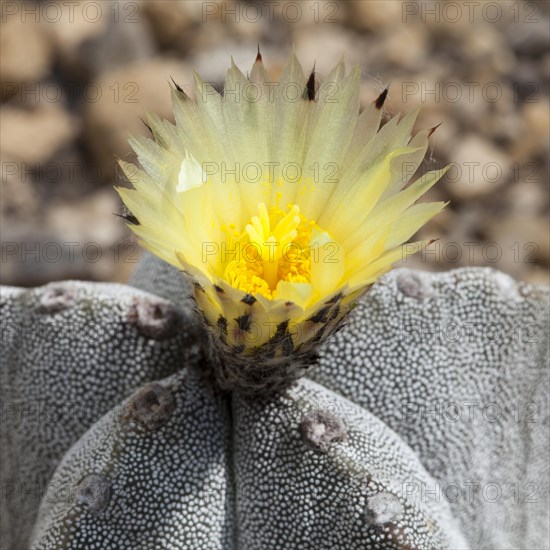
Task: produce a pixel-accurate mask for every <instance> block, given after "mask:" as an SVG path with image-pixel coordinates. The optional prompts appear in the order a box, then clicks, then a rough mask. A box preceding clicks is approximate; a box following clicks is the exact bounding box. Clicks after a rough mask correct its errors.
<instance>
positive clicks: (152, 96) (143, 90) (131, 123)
mask: <svg viewBox="0 0 550 550" xmlns="http://www.w3.org/2000/svg"><path fill="white" fill-rule="evenodd" d="M170 77H173V78H174V80H175V81H176V82H178V83H179V84H180V85H181V86H182V87H183V88H184V89H189V85H190V84H191V83H192V78H193V75H192V73H191V71H190V70H188V69H187V68H186V66H185V65H184V64H183V63H181V62H179V61H172V60H168V59H161V58H156V59H153V60H150V61H143V62H139V63H135V64H132V65H129V66H127V67H124V68H121V69H117V70H114V71H109V72H107V73H104V74H103V75H101V77H100V78H99V80H98V81H97V87H98V89H99V90H101V95H100V97H99V99H98V101H96V102H89V103H87V104H86V105H85V107H84V126H85V139H86V144H87V146H88V148H89V150H90V152H91V154H92V157H93V159H94V161H95V162H96V163H98V165H99V168H100V169H101V173H102V174H103V179H104V181H106V182H109V183H112V182H113V180H114V179H116V176H117V174H118V170H117V157H121V158H125V157H127V155H128V154H129V153H130V147H129V145H128V134H129V133H130V134H142V135H150V134H149V133H148V130H147V129H146V127H145V125H144V124H143V122H142V121H141V120H140V117H141V118H142V119H144V120H145V119H146V116H147V112H148V111H151V112H154V113H156V114H158V115H159V116H161V117H163V118H166V119H171V120H173V117H172V113H171V97H170V86H169V84H168V83H169V82H170Z"/></svg>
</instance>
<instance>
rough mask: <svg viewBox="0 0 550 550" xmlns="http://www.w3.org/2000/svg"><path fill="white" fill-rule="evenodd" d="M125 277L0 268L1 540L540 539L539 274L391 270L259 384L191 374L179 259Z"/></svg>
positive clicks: (189, 327) (185, 543)
mask: <svg viewBox="0 0 550 550" xmlns="http://www.w3.org/2000/svg"><path fill="white" fill-rule="evenodd" d="M132 284H133V285H134V287H139V288H132V287H127V286H122V285H106V284H98V283H77V282H66V283H56V284H52V285H47V286H45V287H42V288H38V289H31V290H24V289H15V288H7V287H5V288H3V289H2V329H3V331H2V332H3V339H4V346H3V354H4V357H3V359H4V361H3V362H2V363H3V364H2V385H1V387H2V412H3V422H2V453H3V456H2V487H3V490H4V495H3V497H4V498H3V499H2V507H3V509H2V518H3V520H2V521H3V523H2V540H3V541H4V543H5V544H7V548H25V547H27V546H28V547H31V548H33V549H53V548H104V549H109V548H113V549H115V548H140V549H142V548H143V549H148V548H167V549H168V548H169V549H175V548H197V549H198V548H209V549H210V548H212V549H226V548H227V549H230V548H234V549H237V548H239V549H240V548H243V549H247V550H248V549H252V550H256V549H270V548H273V549H279V548H285V549H286V548H289V549H291V548H350V549H353V548H438V549H439V548H449V549H455V548H546V547H548V543H549V533H548V526H547V514H548V485H547V483H548V481H547V480H548V464H547V456H548V452H549V449H548V435H547V432H546V429H547V425H548V371H547V364H548V346H547V343H548V291H547V289H546V288H543V287H536V286H531V285H527V284H521V283H519V284H517V283H515V282H514V281H513V280H511V279H510V278H509V277H508V276H506V275H504V274H502V273H499V272H496V271H493V270H490V269H479V268H477V269H476V268H470V269H460V270H456V271H452V272H449V273H446V274H425V273H419V272H414V271H411V270H407V269H401V270H397V271H395V272H391V273H390V274H388V275H386V276H384V277H383V278H382V279H381V280H380V281H378V282H377V283H376V284H375V285H374V287H373V288H372V290H371V291H370V292H369V293H368V294H367V296H366V297H365V298H363V299H362V300H361V301H360V303H359V305H358V307H357V308H356V309H355V310H354V312H352V314H351V315H350V317H349V322H348V324H347V326H345V327H344V328H343V329H342V330H341V331H339V332H338V333H337V334H335V335H334V336H333V337H332V338H331V339H329V340H328V341H327V342H325V343H324V344H323V345H322V347H321V349H320V358H319V364H318V365H317V367H316V368H315V369H312V370H311V371H309V372H308V374H307V377H306V378H302V379H300V380H298V381H297V382H296V383H295V384H294V385H293V386H292V387H291V388H290V389H288V390H287V391H285V392H284V393H281V394H278V395H275V396H271V397H263V398H261V399H260V398H254V399H251V398H249V397H246V396H241V395H239V394H238V393H235V392H233V393H223V392H220V391H219V390H217V389H216V387H215V386H213V385H212V384H210V383H209V381H208V380H205V379H204V377H203V376H202V375H201V371H202V368H203V366H204V365H203V362H204V354H203V353H202V351H201V347H202V346H203V345H204V342H206V341H207V340H205V339H204V338H203V336H202V328H201V325H200V323H199V322H198V319H197V317H196V316H195V314H194V312H193V311H192V309H191V307H190V302H189V301H188V300H187V298H186V297H187V296H188V295H189V289H188V287H186V286H185V282H183V281H182V280H181V277H180V274H179V273H178V272H177V270H176V269H174V268H171V267H170V266H167V265H166V264H163V263H162V262H161V261H160V260H155V259H152V258H151V257H145V258H144V260H143V262H142V264H141V265H140V267H139V268H138V270H137V273H136V275H135V277H134V279H133V281H132ZM152 292H155V293H157V294H159V296H155V295H153V294H152ZM174 299H177V300H178V302H177V303H176V302H171V300H174ZM468 403H470V404H471V405H469V406H467V404H468ZM491 403H492V405H490V406H489V407H488V404H491ZM449 404H452V406H451V407H450V408H449V407H448V406H447V407H446V408H444V405H449ZM472 404H473V405H472ZM46 405H47V406H46ZM497 405H498V408H497ZM41 406H44V407H45V409H44V410H46V413H44V412H43V409H40V408H38V409H37V410H38V412H37V413H36V415H37V418H34V417H33V416H32V415H33V414H34V413H33V410H35V409H34V408H36V407H41ZM33 407H34V408H33ZM438 407H439V409H440V410H438ZM461 407H462V409H461V410H460V408H461ZM48 411H49V412H48ZM90 412H91V413H90ZM459 412H461V415H459ZM472 412H473V414H471V413H472ZM35 483H36V484H38V486H40V487H41V488H42V489H44V488H47V490H42V491H41V494H40V495H39V496H41V498H40V499H38V498H29V487H32V488H34V487H35V485H34V484H35ZM25 484H26V485H25ZM31 484H32V485H31ZM438 487H439V490H438ZM445 488H447V490H449V489H450V490H451V494H445ZM457 488H458V489H460V498H457V497H456V492H453V491H455V490H456V489H457ZM498 489H500V491H501V495H500V497H499V496H498V493H497V494H496V495H495V491H498ZM25 491H26V492H25ZM25 495H26V498H24V497H25ZM32 496H34V495H31V497H32ZM39 504H40V506H39Z"/></svg>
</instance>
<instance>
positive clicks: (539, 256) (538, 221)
mask: <svg viewBox="0 0 550 550" xmlns="http://www.w3.org/2000/svg"><path fill="white" fill-rule="evenodd" d="M549 229H550V228H549V226H548V220H547V219H546V218H545V217H544V216H537V217H535V216H533V217H527V216H524V215H519V216H518V215H513V214H509V215H507V216H502V217H499V218H495V219H492V220H491V221H490V222H489V224H488V240H489V241H492V242H495V243H498V247H499V248H500V249H501V250H502V257H501V258H499V265H501V266H502V269H503V270H504V271H505V272H507V273H510V274H512V275H513V274H514V273H517V272H518V271H519V270H522V271H524V270H527V269H530V268H531V267H533V266H535V265H537V264H538V265H541V264H542V265H544V267H546V268H547V269H548V262H549V260H550V231H549Z"/></svg>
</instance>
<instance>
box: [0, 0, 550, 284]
mask: <svg viewBox="0 0 550 550" xmlns="http://www.w3.org/2000/svg"><path fill="white" fill-rule="evenodd" d="M1 11H2V28H1V31H0V52H1V53H0V75H1V79H2V85H1V99H2V104H1V107H0V117H1V118H0V129H1V133H0V161H1V167H2V168H1V173H2V193H1V198H2V205H1V212H2V227H1V229H2V264H1V269H2V283H3V284H9V285H20V286H31V285H39V284H43V283H46V282H48V281H52V280H59V279H66V278H78V279H91V280H106V281H107V280H108V281H126V280H127V278H128V276H129V273H130V272H131V271H132V270H133V268H134V267H135V265H136V262H137V261H138V258H139V250H138V248H137V245H136V244H135V241H134V240H133V238H132V237H131V236H130V233H129V231H128V230H127V229H126V227H125V225H124V223H122V221H121V219H120V218H119V217H117V216H115V215H114V213H117V212H120V211H121V210H120V202H119V199H118V197H117V195H116V194H115V192H114V191H113V188H112V185H113V183H115V182H117V181H118V180H119V174H118V171H117V169H116V157H117V156H119V157H123V158H131V155H130V153H129V148H128V146H127V143H126V139H127V134H128V132H133V133H143V134H146V133H147V131H146V129H145V127H144V126H143V124H142V123H141V121H140V117H143V116H144V115H145V113H146V112H147V111H148V110H149V111H154V112H157V113H159V114H161V115H163V116H165V117H169V118H171V113H170V94H169V87H168V84H167V81H168V79H169V77H170V76H172V77H173V78H174V79H175V80H176V81H177V82H178V83H179V84H180V85H181V86H182V87H183V88H184V89H185V88H188V87H189V86H190V84H191V82H192V69H193V68H194V69H196V70H197V71H198V72H199V73H201V74H202V75H203V77H204V78H205V79H206V80H209V81H213V82H217V83H221V82H222V80H223V78H224V74H225V70H226V68H227V66H228V63H229V59H230V55H233V57H234V59H235V61H236V63H237V64H238V65H239V66H240V67H241V68H242V69H243V71H245V70H247V69H249V68H250V66H251V64H252V62H253V61H254V58H255V55H256V48H257V44H258V43H260V45H261V48H262V54H263V58H264V62H265V63H266V66H267V67H268V68H269V69H270V71H271V72H272V74H273V76H274V77H276V76H277V74H278V72H279V71H280V69H281V67H282V66H283V64H284V62H285V60H286V59H287V57H288V54H289V52H290V50H291V48H292V45H294V46H295V49H296V53H297V55H298V57H299V59H300V60H301V61H302V63H303V64H304V66H305V68H306V69H309V68H311V67H312V66H313V63H314V62H316V69H317V71H318V73H319V74H320V75H324V74H326V73H327V72H328V70H329V69H330V68H331V66H332V65H334V64H335V63H336V62H337V61H338V60H339V59H340V57H341V56H342V54H344V55H345V59H346V61H347V62H348V63H349V64H359V66H360V67H361V69H362V74H363V81H362V103H363V105H366V104H367V103H368V102H370V101H372V100H373V99H375V98H376V96H377V95H378V93H379V92H380V91H381V90H382V89H383V87H384V86H385V85H386V84H388V83H390V82H391V88H390V94H389V97H388V101H387V102H386V105H385V107H386V110H387V115H388V116H390V115H392V114H396V113H399V112H405V111H409V110H411V109H413V108H414V107H416V106H418V105H421V106H422V108H423V109H422V112H421V115H420V117H419V120H418V124H417V127H416V128H417V130H418V129H421V128H425V127H431V126H435V125H436V124H439V123H440V122H443V125H442V126H441V127H440V128H439V129H438V130H437V132H436V133H435V135H434V139H433V151H432V153H431V155H430V158H429V159H427V160H426V162H425V163H424V166H423V169H424V170H430V169H433V168H434V167H438V166H443V165H445V164H447V163H449V162H455V163H456V164H455V167H454V168H453V170H452V171H451V172H450V173H449V174H448V175H447V176H446V177H445V179H444V180H443V181H442V183H441V184H439V185H438V186H437V188H436V189H435V190H434V191H433V192H431V194H430V196H429V199H432V200H449V201H451V204H450V206H449V207H448V209H447V210H446V212H444V213H443V214H441V215H440V216H438V217H437V218H436V219H435V220H434V221H433V222H431V223H430V224H429V225H428V226H426V227H425V228H424V229H423V230H422V231H421V235H420V237H422V238H438V237H439V238H440V240H439V241H438V242H437V243H435V244H434V245H432V248H430V249H429V250H428V251H427V252H426V253H425V254H423V255H417V256H416V257H415V258H414V260H408V261H407V262H406V264H407V265H408V266H411V267H418V268H420V269H424V270H446V269H450V268H453V267H458V266H464V265H489V266H493V267H496V268H498V269H501V270H503V271H505V272H507V273H509V274H511V275H513V276H514V277H516V278H518V279H521V280H526V281H531V282H548V274H549V249H550V242H549V240H550V239H549V234H550V232H549V200H548V197H549V194H548V181H549V179H548V175H549V174H548V171H549V166H548V164H549V163H548V150H549V127H548V125H549V122H548V121H549V119H550V116H549V103H548V94H549V77H550V53H549V47H548V46H549V42H550V40H549V15H548V3H547V2H523V1H521V2H518V1H509V2H508V1H499V2H466V3H457V2H431V1H427V2H416V1H411V2H407V1H403V2H394V1H388V0H383V1H370V0H364V1H348V2H335V1H324V0H313V1H301V2H298V3H297V2H287V1H284V0H276V1H273V2H264V3H255V2H233V1H228V2H223V3H220V2H200V1H177V0H170V1H162V0H155V1H119V2H110V1H99V2H92V1H88V0H82V1H81V2H64V1H62V0H60V1H59V2H36V3H35V2H25V3H23V2H17V1H7V0H5V1H3V2H2V3H1Z"/></svg>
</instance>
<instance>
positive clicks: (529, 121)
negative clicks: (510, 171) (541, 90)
mask: <svg viewBox="0 0 550 550" xmlns="http://www.w3.org/2000/svg"><path fill="white" fill-rule="evenodd" d="M521 118H522V120H523V121H524V124H525V131H524V132H522V133H521V135H518V136H517V141H516V143H515V144H514V147H513V149H512V151H511V156H512V158H518V159H521V160H524V161H529V160H531V159H532V158H533V157H536V156H538V155H548V148H549V147H550V143H549V138H550V106H549V105H548V100H547V99H543V98H542V97H535V98H533V102H532V103H525V104H524V105H523V107H522V109H521Z"/></svg>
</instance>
